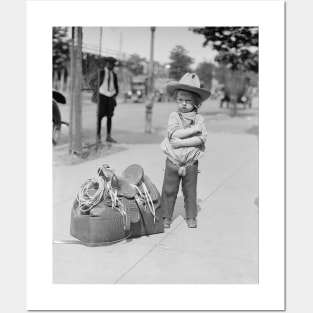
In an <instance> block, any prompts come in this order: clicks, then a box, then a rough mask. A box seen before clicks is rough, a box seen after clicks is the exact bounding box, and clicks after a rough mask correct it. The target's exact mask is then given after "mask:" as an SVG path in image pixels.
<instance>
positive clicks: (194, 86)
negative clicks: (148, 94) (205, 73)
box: [166, 73, 211, 102]
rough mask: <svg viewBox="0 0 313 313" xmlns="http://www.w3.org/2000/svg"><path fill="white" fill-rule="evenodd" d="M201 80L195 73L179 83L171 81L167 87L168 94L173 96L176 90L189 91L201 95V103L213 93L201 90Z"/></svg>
mask: <svg viewBox="0 0 313 313" xmlns="http://www.w3.org/2000/svg"><path fill="white" fill-rule="evenodd" d="M200 86H201V85H200V80H199V77H198V75H197V74H195V73H186V74H185V75H184V76H183V77H182V78H181V79H180V81H179V82H177V81H171V82H169V83H168V84H167V85H166V91H167V93H168V94H169V95H170V96H172V95H173V94H174V92H175V90H178V89H179V90H187V91H191V92H194V93H196V94H198V95H199V97H200V100H201V102H202V101H204V100H206V99H207V98H209V97H210V95H211V92H210V91H209V90H207V89H204V88H200Z"/></svg>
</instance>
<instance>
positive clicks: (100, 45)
mask: <svg viewBox="0 0 313 313" xmlns="http://www.w3.org/2000/svg"><path fill="white" fill-rule="evenodd" d="M101 48H102V27H100V48H99V56H100V58H101Z"/></svg>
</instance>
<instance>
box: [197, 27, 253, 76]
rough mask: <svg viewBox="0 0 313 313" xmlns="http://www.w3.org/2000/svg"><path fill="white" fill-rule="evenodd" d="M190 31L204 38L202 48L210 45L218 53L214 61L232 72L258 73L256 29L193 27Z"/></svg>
mask: <svg viewBox="0 0 313 313" xmlns="http://www.w3.org/2000/svg"><path fill="white" fill-rule="evenodd" d="M192 31H193V32H194V33H197V34H201V35H203V36H204V37H205V41H204V42H203V46H204V47H205V46H207V45H211V47H212V48H213V49H214V50H216V51H217V52H218V55H217V56H216V58H215V60H216V62H218V63H219V64H223V65H226V66H227V67H229V68H230V69H231V70H232V71H237V70H239V71H253V72H255V73H258V67H259V66H258V65H259V29H258V27H203V28H201V27H195V28H192Z"/></svg>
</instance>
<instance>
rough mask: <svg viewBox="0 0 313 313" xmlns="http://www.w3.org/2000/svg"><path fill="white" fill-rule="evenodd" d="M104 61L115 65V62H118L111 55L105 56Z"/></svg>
mask: <svg viewBox="0 0 313 313" xmlns="http://www.w3.org/2000/svg"><path fill="white" fill-rule="evenodd" d="M105 62H106V63H110V64H113V65H117V63H118V61H117V60H116V59H115V58H113V57H106V58H105Z"/></svg>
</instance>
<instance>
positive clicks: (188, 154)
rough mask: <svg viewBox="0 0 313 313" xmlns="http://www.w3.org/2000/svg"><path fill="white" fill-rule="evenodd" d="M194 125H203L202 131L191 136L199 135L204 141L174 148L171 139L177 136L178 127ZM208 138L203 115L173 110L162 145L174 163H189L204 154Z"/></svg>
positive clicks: (162, 148)
mask: <svg viewBox="0 0 313 313" xmlns="http://www.w3.org/2000/svg"><path fill="white" fill-rule="evenodd" d="M193 125H201V128H202V132H201V134H199V135H192V136H190V137H194V136H197V137H199V138H200V140H201V142H202V143H201V144H200V145H198V146H196V147H182V148H177V149H174V148H173V147H172V145H171V143H170V140H171V138H172V137H173V136H174V137H175V134H174V133H175V131H176V130H178V129H185V128H188V127H191V126H193ZM186 138H187V137H186ZM206 139H207V130H206V127H205V123H204V119H203V116H202V115H200V114H199V113H195V114H194V116H190V114H189V113H178V112H172V113H171V114H170V116H169V120H168V125H167V137H166V138H165V139H164V140H163V141H162V143H161V145H160V147H161V150H162V151H163V152H164V153H165V154H166V155H167V156H168V158H169V159H170V160H171V161H172V162H173V163H174V164H177V165H188V164H191V163H193V162H194V161H196V160H198V159H200V158H201V157H202V156H203V154H204V151H205V143H206Z"/></svg>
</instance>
